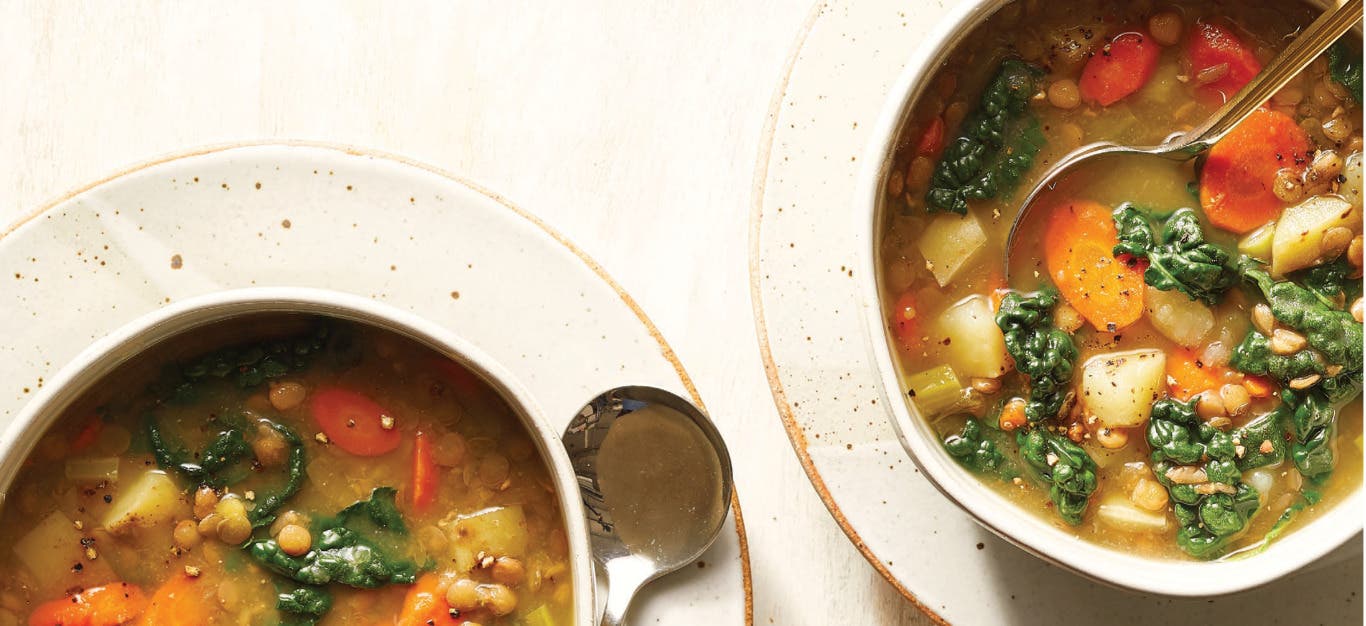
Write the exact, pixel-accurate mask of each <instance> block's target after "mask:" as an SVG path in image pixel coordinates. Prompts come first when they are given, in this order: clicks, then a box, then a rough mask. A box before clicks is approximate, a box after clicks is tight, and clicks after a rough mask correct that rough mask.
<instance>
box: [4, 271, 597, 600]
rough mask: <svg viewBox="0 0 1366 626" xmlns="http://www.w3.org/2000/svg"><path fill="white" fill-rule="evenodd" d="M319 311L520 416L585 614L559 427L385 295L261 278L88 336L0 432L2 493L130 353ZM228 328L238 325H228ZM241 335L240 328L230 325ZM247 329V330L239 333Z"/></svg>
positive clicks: (496, 370) (580, 548)
mask: <svg viewBox="0 0 1366 626" xmlns="http://www.w3.org/2000/svg"><path fill="white" fill-rule="evenodd" d="M289 314H301V315H317V316H324V317H332V318H338V319H343V320H347V321H351V322H356V323H360V324H365V325H368V326H372V327H375V328H380V329H383V330H387V331H390V332H393V333H396V334H399V335H402V336H404V337H407V338H409V339H412V340H414V341H417V342H419V343H421V344H423V345H425V346H427V347H429V348H431V349H433V350H435V351H437V352H440V353H442V354H444V355H446V356H448V357H450V358H451V359H453V360H455V361H456V362H458V363H460V364H462V365H464V366H465V367H467V368H469V369H470V371H472V372H474V373H476V374H477V375H478V376H479V377H480V378H482V379H483V380H484V381H485V382H486V383H487V384H488V385H489V386H490V387H492V388H493V389H494V391H496V392H497V393H498V394H499V395H500V396H502V398H503V399H504V400H505V401H507V403H508V406H510V407H511V408H512V410H513V412H514V413H515V414H516V415H517V417H518V419H520V420H521V423H522V425H523V426H524V427H525V428H526V430H527V433H528V434H529V435H530V436H531V439H532V441H534V442H535V444H536V447H537V449H538V450H539V451H540V454H541V458H542V459H543V460H544V461H545V463H546V466H547V467H548V468H549V470H550V474H551V476H552V477H553V479H554V482H555V487H556V497H557V498H558V499H559V504H560V510H561V511H562V514H563V518H564V519H563V523H564V528H565V531H566V533H567V535H568V539H569V553H570V569H571V572H572V576H573V589H574V614H575V620H574V623H575V624H579V625H580V626H588V625H590V624H592V623H593V615H594V613H593V606H594V605H593V597H594V590H595V588H594V581H593V571H592V560H591V557H590V553H589V550H588V531H587V526H586V523H585V521H584V516H583V506H582V504H581V501H580V499H579V490H578V483H577V482H576V479H575V477H574V470H573V468H572V467H571V466H570V464H569V457H568V455H567V454H566V453H565V451H564V447H563V446H562V445H561V444H560V434H559V433H558V432H557V431H555V430H554V429H552V428H551V427H550V426H549V423H550V422H549V421H548V420H547V419H546V417H545V416H544V415H543V414H542V412H541V409H540V407H539V406H538V405H537V403H536V401H535V399H534V398H533V396H532V395H531V394H530V393H529V392H528V391H527V390H526V389H524V388H523V387H522V386H521V385H520V384H519V383H518V382H517V381H516V380H515V379H513V378H512V377H511V375H510V374H508V372H507V371H506V370H504V369H503V367H502V366H501V365H499V364H498V363H496V362H494V361H493V360H492V359H490V358H489V357H488V356H487V355H485V354H484V353H483V352H481V351H480V350H478V349H477V348H475V347H474V346H473V345H471V344H470V343H468V342H467V341H465V340H464V339H461V338H460V337H459V336H457V335H456V334H455V333H452V332H451V331H449V330H446V329H445V328H443V327H441V326H440V325H438V324H435V323H432V322H430V321H427V320H425V319H423V318H421V317H418V316H416V315H414V314H412V313H408V312H405V311H402V310H399V309H397V308H394V307H392V306H389V305H386V304H380V303H379V302H376V301H374V300H370V299H367V298H362V297H359V296H354V295H349V294H344V293H339V292H335V291H328V290H323V289H305V288H285V287H262V288H249V289H237V290H229V291H221V292H217V293H212V294H208V295H204V296H198V297H194V298H189V299H186V300H183V301H180V302H177V303H175V304H172V305H169V306H166V307H165V308H162V309H158V310H156V311H153V312H151V313H148V314H146V315H143V316H142V317H139V318H137V319H135V320H134V321H132V322H130V323H128V324H126V325H124V326H122V327H121V328H119V329H117V330H115V331H114V332H112V333H110V334H108V335H106V336H105V337H103V338H101V339H99V340H97V341H95V342H94V343H93V344H91V345H90V346H89V347H88V348H86V349H85V350H84V351H82V352H81V353H80V354H78V355H77V356H76V357H75V358H74V359H72V361H71V362H70V363H68V364H67V365H66V366H65V367H63V368H62V369H61V371H59V372H58V373H57V374H56V375H55V376H54V377H52V379H51V380H49V381H47V383H46V384H45V385H44V386H43V389H42V390H41V391H39V392H38V393H37V394H36V395H35V396H34V398H33V399H32V400H31V401H30V402H29V403H28V404H27V405H26V406H25V407H24V409H23V410H22V411H21V412H20V413H19V414H18V415H16V416H15V418H14V420H13V422H11V423H10V424H9V427H8V428H7V429H6V430H5V432H4V434H3V435H0V503H3V501H4V496H5V494H6V493H7V491H8V489H9V485H10V483H11V482H12V481H13V480H14V478H15V475H16V474H17V473H18V471H19V468H20V466H21V464H22V463H23V462H24V459H25V458H27V457H28V455H29V453H30V452H31V451H32V450H33V449H34V447H35V446H36V445H37V443H38V441H39V439H41V438H42V436H43V434H44V433H45V432H46V431H47V429H48V427H49V426H50V425H51V424H52V423H53V422H54V421H55V420H56V419H57V418H59V417H60V416H61V415H62V413H63V412H64V410H65V409H66V407H68V406H69V405H71V404H72V403H73V402H76V401H77V400H78V399H79V398H80V397H81V396H82V395H83V394H85V393H86V392H87V391H89V390H90V389H92V388H93V387H95V386H96V385H97V384H98V383H99V382H100V381H101V380H103V379H105V378H106V377H108V376H110V375H111V374H113V373H115V372H116V371H118V370H119V369H120V367H121V366H123V365H125V364H127V363H129V362H130V361H131V360H133V359H134V358H135V357H137V356H138V355H140V354H143V353H144V352H147V351H148V350H151V349H154V348H156V347H157V346H159V345H162V344H163V343H164V342H171V341H177V340H179V339H181V338H184V337H186V336H187V335H188V334H192V333H196V332H201V331H203V330H204V329H206V328H208V327H211V326H215V325H219V324H224V323H227V322H237V323H241V322H244V321H246V320H255V319H256V318H265V317H278V316H280V315H289ZM234 331H235V332H241V331H240V327H237V326H234ZM238 336H239V337H241V335H238ZM241 338H243V339H249V337H241Z"/></svg>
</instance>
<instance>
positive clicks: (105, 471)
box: [66, 456, 119, 483]
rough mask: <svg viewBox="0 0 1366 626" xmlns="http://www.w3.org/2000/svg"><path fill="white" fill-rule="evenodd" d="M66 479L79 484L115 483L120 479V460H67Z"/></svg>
mask: <svg viewBox="0 0 1366 626" xmlns="http://www.w3.org/2000/svg"><path fill="white" fill-rule="evenodd" d="M66 477H67V478H68V479H70V480H73V481H76V482H79V483H97V482H100V481H106V480H107V481H110V482H114V481H117V480H118V479H119V458H118V457H116V456H97V457H85V458H78V459H67V460H66Z"/></svg>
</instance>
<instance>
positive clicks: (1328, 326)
mask: <svg viewBox="0 0 1366 626" xmlns="http://www.w3.org/2000/svg"><path fill="white" fill-rule="evenodd" d="M1239 270H1240V271H1241V272H1242V274H1243V278H1245V279H1246V280H1248V281H1249V282H1251V283H1252V284H1254V285H1256V286H1257V288H1258V289H1260V290H1261V292H1262V295H1263V296H1264V297H1265V298H1266V302H1267V304H1269V305H1270V306H1271V314H1272V315H1273V316H1274V317H1275V318H1276V321H1278V322H1280V323H1281V324H1284V325H1285V326H1288V327H1290V328H1293V329H1295V330H1297V331H1299V332H1300V333H1303V334H1304V336H1305V338H1306V339H1308V340H1309V346H1310V347H1311V348H1313V349H1314V350H1317V351H1318V352H1319V354H1321V355H1323V357H1324V358H1325V359H1327V363H1328V364H1330V365H1339V366H1341V367H1342V368H1343V371H1344V372H1347V373H1349V374H1352V373H1359V372H1361V371H1362V366H1361V363H1362V332H1361V324H1360V323H1358V322H1357V321H1356V320H1355V319H1352V314H1351V313H1348V312H1347V311H1340V310H1336V309H1334V308H1332V307H1330V306H1328V305H1326V304H1324V303H1323V302H1321V301H1320V300H1319V298H1318V297H1317V296H1316V295H1314V293H1313V292H1312V291H1310V290H1309V289H1306V288H1304V287H1301V286H1299V285H1297V284H1295V283H1294V282H1291V281H1288V280H1273V279H1272V278H1271V276H1270V274H1268V273H1267V272H1266V270H1265V269H1264V268H1262V266H1261V265H1260V264H1259V263H1257V262H1256V261H1252V260H1249V259H1245V260H1244V261H1243V262H1242V263H1241V264H1240V267H1239ZM1234 366H1235V367H1237V366H1238V365H1237V363H1235V364H1234Z"/></svg>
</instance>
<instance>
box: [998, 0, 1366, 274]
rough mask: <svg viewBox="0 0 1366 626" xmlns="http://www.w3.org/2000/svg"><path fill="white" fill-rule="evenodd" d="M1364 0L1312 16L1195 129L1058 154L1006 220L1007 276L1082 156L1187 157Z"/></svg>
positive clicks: (1334, 35)
mask: <svg viewBox="0 0 1366 626" xmlns="http://www.w3.org/2000/svg"><path fill="white" fill-rule="evenodd" d="M1361 5H1362V0H1347V2H1346V3H1344V4H1343V5H1342V6H1340V7H1338V8H1336V9H1334V10H1332V11H1328V12H1325V13H1324V14H1323V15H1321V16H1319V18H1318V19H1316V20H1314V23H1312V24H1310V25H1309V27H1308V28H1306V29H1304V32H1301V33H1300V34H1299V36H1297V37H1295V39H1294V40H1293V41H1291V42H1290V45H1288V46H1286V48H1285V50H1282V51H1281V53H1280V54H1278V55H1276V58H1275V59H1272V61H1271V64H1270V65H1268V66H1267V67H1266V68H1264V69H1263V70H1262V71H1261V73H1259V74H1257V76H1256V77H1254V78H1253V79H1252V81H1251V82H1249V83H1248V84H1247V85H1245V86H1243V88H1242V89H1241V90H1240V91H1238V93H1237V94H1235V95H1234V96H1233V98H1231V99H1230V100H1229V101H1228V102H1226V103H1224V106H1222V107H1220V108H1219V110H1218V111H1216V112H1215V113H1214V115H1211V116H1210V117H1209V119H1207V120H1205V121H1204V122H1203V123H1201V124H1200V125H1198V126H1196V127H1195V128H1192V129H1190V130H1189V131H1186V132H1184V133H1179V134H1176V135H1173V136H1171V137H1170V138H1168V139H1167V141H1165V142H1163V143H1162V144H1161V145H1157V146H1125V145H1120V144H1117V143H1113V142H1107V141H1102V142H1098V143H1093V144H1089V145H1085V146H1082V147H1080V148H1077V149H1076V150H1073V151H1072V152H1070V153H1068V154H1067V156H1064V157H1063V158H1061V159H1059V160H1058V162H1057V163H1055V164H1054V165H1053V167H1051V168H1049V169H1048V171H1047V172H1045V173H1044V175H1043V177H1042V178H1040V179H1039V182H1038V184H1036V185H1034V188H1033V189H1031V190H1030V192H1029V195H1028V196H1025V201H1024V204H1022V205H1021V206H1020V212H1019V213H1016V214H1015V221H1014V222H1012V223H1011V225H1010V235H1009V236H1008V238H1007V239H1006V252H1007V256H1006V259H1005V264H1006V268H1005V276H1006V277H1007V279H1008V278H1009V277H1010V256H1009V255H1010V254H1011V253H1013V252H1014V250H1015V236H1016V234H1017V233H1018V232H1019V231H1020V226H1021V224H1023V223H1024V222H1025V220H1026V218H1028V217H1029V214H1030V212H1031V211H1032V210H1033V209H1034V208H1035V207H1036V206H1037V205H1039V204H1042V203H1040V202H1038V200H1039V198H1040V197H1041V196H1043V195H1044V194H1045V192H1046V191H1049V190H1052V189H1053V188H1054V187H1056V186H1057V183H1058V181H1059V180H1060V179H1061V178H1062V175H1063V174H1064V173H1066V172H1067V171H1068V170H1071V169H1073V168H1075V167H1076V166H1078V165H1079V164H1081V163H1082V162H1083V161H1087V160H1090V159H1094V158H1096V157H1100V156H1103V155H1112V154H1148V155H1152V156H1156V157H1162V158H1165V159H1169V160H1172V161H1177V162H1183V161H1189V160H1190V159H1193V158H1195V157H1197V156H1199V155H1200V154H1201V153H1203V152H1204V151H1206V150H1209V148H1210V146H1213V145H1214V144H1215V143H1216V142H1218V141H1219V140H1220V139H1223V137H1224V135H1227V134H1228V133H1229V131H1231V130H1233V127H1235V126H1237V125H1238V123H1239V122H1242V121H1243V120H1244V119H1246V118H1247V116H1249V115H1251V114H1252V112H1253V111H1256V110H1257V108H1258V107H1261V106H1262V104H1263V103H1265V102H1266V101H1267V100H1270V99H1271V96H1273V95H1275V94H1276V92H1278V91H1280V90H1281V87H1284V86H1285V85H1286V84H1287V83H1289V82H1290V80H1291V79H1293V78H1294V77H1295V75H1297V74H1299V73H1300V70H1303V69H1304V68H1305V67H1307V66H1308V65H1309V64H1310V63H1311V62H1313V60H1314V59H1316V58H1318V56H1319V55H1320V54H1323V52H1324V51H1325V50H1327V49H1328V47H1329V46H1331V45H1333V42H1335V41H1337V39H1338V37H1341V36H1342V35H1343V34H1344V33H1346V32H1347V31H1348V30H1350V29H1351V28H1352V27H1353V26H1355V25H1357V24H1359V23H1360V22H1361V16H1362V11H1361Z"/></svg>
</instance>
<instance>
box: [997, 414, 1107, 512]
mask: <svg viewBox="0 0 1366 626" xmlns="http://www.w3.org/2000/svg"><path fill="white" fill-rule="evenodd" d="M1015 441H1016V443H1017V444H1018V445H1019V446H1020V456H1021V457H1022V458H1024V460H1025V462H1026V463H1027V464H1028V465H1029V467H1030V469H1032V470H1033V472H1034V476H1035V478H1037V479H1038V480H1040V481H1042V482H1044V483H1045V484H1047V485H1048V497H1049V498H1050V499H1052V500H1053V506H1054V508H1055V509H1056V510H1057V512H1058V516H1059V517H1061V518H1062V519H1063V521H1065V522H1067V523H1068V524H1071V525H1073V526H1076V525H1077V524H1080V523H1081V518H1082V515H1084V514H1085V513H1086V506H1087V505H1088V504H1089V503H1090V501H1091V494H1092V493H1094V492H1095V490H1096V462H1095V461H1093V460H1091V457H1090V456H1089V455H1087V454H1086V450H1083V449H1082V447H1081V446H1079V445H1077V444H1075V443H1072V440H1070V439H1068V438H1067V437H1064V436H1062V435H1057V434H1054V433H1051V432H1049V431H1048V430H1047V429H1044V428H1033V429H1030V431H1029V432H1028V433H1026V432H1020V433H1018V434H1016V435H1015Z"/></svg>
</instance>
